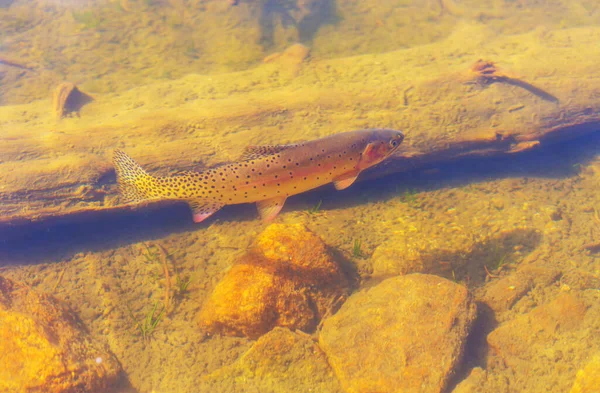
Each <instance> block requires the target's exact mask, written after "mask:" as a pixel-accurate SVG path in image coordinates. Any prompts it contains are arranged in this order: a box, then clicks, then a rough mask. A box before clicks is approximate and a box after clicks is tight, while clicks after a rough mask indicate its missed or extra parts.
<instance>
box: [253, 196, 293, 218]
mask: <svg viewBox="0 0 600 393" xmlns="http://www.w3.org/2000/svg"><path fill="white" fill-rule="evenodd" d="M286 199H287V197H284V196H282V197H275V198H271V199H265V200H264V201H258V202H256V208H257V209H258V214H260V217H261V218H262V219H263V221H271V220H272V219H274V218H275V217H277V214H279V212H280V211H281V208H282V207H283V205H284V204H285V200H286Z"/></svg>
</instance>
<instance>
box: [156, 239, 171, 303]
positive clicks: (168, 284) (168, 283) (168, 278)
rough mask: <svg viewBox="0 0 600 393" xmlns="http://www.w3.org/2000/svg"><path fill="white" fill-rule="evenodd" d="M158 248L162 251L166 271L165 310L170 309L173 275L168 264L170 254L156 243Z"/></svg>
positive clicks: (161, 257)
mask: <svg viewBox="0 0 600 393" xmlns="http://www.w3.org/2000/svg"><path fill="white" fill-rule="evenodd" d="M156 248H157V249H158V252H159V253H160V260H161V262H162V266H163V271H164V272H165V310H168V309H169V300H170V293H171V275H170V274H169V266H167V258H168V254H167V252H166V251H165V249H164V247H163V246H161V245H160V244H156ZM167 312H168V311H167Z"/></svg>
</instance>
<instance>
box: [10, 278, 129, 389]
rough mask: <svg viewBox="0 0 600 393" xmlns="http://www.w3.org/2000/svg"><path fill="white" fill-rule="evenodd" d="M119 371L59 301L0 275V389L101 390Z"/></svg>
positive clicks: (110, 356)
mask: <svg viewBox="0 0 600 393" xmlns="http://www.w3.org/2000/svg"><path fill="white" fill-rule="evenodd" d="M120 373H121V366H120V364H119V362H118V361H117V359H116V358H115V357H114V355H113V354H112V353H110V351H109V350H108V349H107V348H106V347H105V346H104V345H102V344H100V343H98V342H96V341H94V340H93V339H92V338H91V337H90V336H89V335H88V334H87V332H86V330H85V328H84V326H83V325H82V324H81V322H80V321H79V320H78V318H77V317H76V316H75V315H74V314H73V313H72V312H71V311H69V310H68V309H66V308H65V307H64V306H62V305H61V304H60V302H59V301H58V300H56V299H55V298H54V297H52V296H50V295H43V294H38V293H36V292H35V291H33V290H31V289H29V288H28V287H26V286H24V285H20V284H17V283H15V282H13V281H10V280H8V279H6V278H3V277H0V392H7V393H8V392H10V393H17V392H44V393H59V392H60V393H67V392H69V393H72V392H86V393H88V392H105V391H106V390H107V389H108V388H109V387H110V386H111V385H113V384H115V383H116V382H117V380H118V378H119V375H120Z"/></svg>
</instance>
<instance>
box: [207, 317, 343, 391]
mask: <svg viewBox="0 0 600 393" xmlns="http://www.w3.org/2000/svg"><path fill="white" fill-rule="evenodd" d="M196 391H198V392H211V393H221V392H223V393H225V392H227V393H230V392H286V393H305V392H311V391H312V392H320V393H342V392H343V390H342V388H341V387H340V385H339V382H338V380H337V378H336V377H335V375H334V373H333V370H332V369H331V367H329V364H328V363H327V358H326V357H325V354H324V353H323V352H322V351H321V350H320V349H319V347H318V346H317V345H316V343H315V342H314V341H313V340H312V339H311V337H310V336H308V335H306V334H302V333H294V332H291V331H290V330H288V329H284V328H275V329H273V330H271V331H270V332H269V333H267V334H265V335H264V336H262V337H261V338H259V339H258V340H257V341H256V343H255V344H254V345H253V346H252V348H250V350H249V351H248V352H246V353H245V354H244V355H243V356H241V357H240V359H238V360H237V361H236V362H235V363H234V364H232V365H228V366H225V367H223V368H221V369H219V370H217V371H214V372H213V373H211V374H209V375H207V376H205V377H203V378H202V384H201V385H200V386H199V388H198V389H197V390H196Z"/></svg>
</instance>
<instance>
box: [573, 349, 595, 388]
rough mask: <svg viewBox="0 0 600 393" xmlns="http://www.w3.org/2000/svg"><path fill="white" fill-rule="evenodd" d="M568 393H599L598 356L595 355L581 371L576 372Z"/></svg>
mask: <svg viewBox="0 0 600 393" xmlns="http://www.w3.org/2000/svg"><path fill="white" fill-rule="evenodd" d="M570 393H600V354H597V355H596V356H594V357H593V358H592V360H590V362H589V363H588V364H587V365H586V366H585V367H584V368H583V369H581V370H579V371H577V377H575V383H574V384H573V387H572V388H571V391H570Z"/></svg>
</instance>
